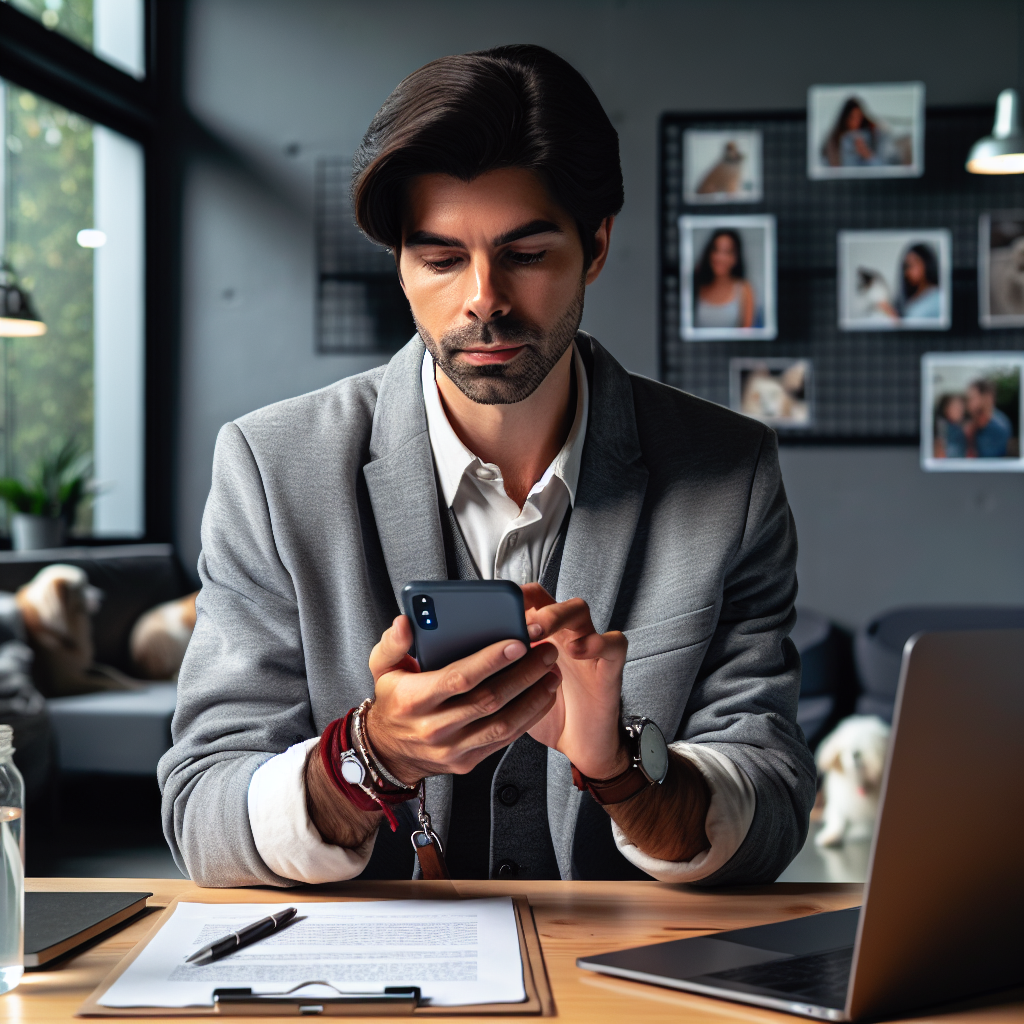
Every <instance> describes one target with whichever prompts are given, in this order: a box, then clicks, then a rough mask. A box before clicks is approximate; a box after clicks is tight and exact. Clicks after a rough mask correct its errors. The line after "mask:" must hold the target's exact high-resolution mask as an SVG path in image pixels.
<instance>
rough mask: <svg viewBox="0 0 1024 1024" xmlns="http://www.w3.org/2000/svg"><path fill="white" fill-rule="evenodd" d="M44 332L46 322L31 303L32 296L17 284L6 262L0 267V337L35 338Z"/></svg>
mask: <svg viewBox="0 0 1024 1024" xmlns="http://www.w3.org/2000/svg"><path fill="white" fill-rule="evenodd" d="M45 333H46V324H44V323H43V321H42V320H40V319H39V314H38V313H37V312H36V310H35V306H34V305H33V304H32V296H31V295H29V294H28V292H26V291H23V290H22V288H21V287H20V286H19V285H18V281H17V277H16V276H15V274H14V271H13V270H12V269H11V268H10V266H9V265H8V264H6V263H5V264H4V265H3V266H2V267H0V337H2V338H37V337H39V335H41V334H45Z"/></svg>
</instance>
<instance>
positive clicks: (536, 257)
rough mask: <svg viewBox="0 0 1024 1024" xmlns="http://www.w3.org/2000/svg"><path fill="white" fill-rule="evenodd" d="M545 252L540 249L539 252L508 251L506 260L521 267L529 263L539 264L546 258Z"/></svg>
mask: <svg viewBox="0 0 1024 1024" xmlns="http://www.w3.org/2000/svg"><path fill="white" fill-rule="evenodd" d="M547 254H548V253H547V250H546V249H542V250H541V251H540V252H515V251H510V252H509V254H508V258H509V259H510V260H511V261H512V262H513V263H518V264H519V265H520V266H521V267H526V266H529V265H530V264H531V263H540V261H541V260H542V259H544V257H545V256H547Z"/></svg>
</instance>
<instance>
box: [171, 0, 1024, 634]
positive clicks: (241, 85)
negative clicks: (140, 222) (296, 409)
mask: <svg viewBox="0 0 1024 1024" xmlns="http://www.w3.org/2000/svg"><path fill="white" fill-rule="evenodd" d="M1018 6H1019V4H1017V3H1014V2H1013V0H961V2H951V0H895V2H894V0H881V2H879V0H861V2H859V3H847V2H842V3H840V2H831V0H784V2H764V0H689V2H687V0H677V2H654V0H646V2H644V0H517V2H514V3H513V2H501V3H499V2H494V0H491V2H488V0H475V2H466V0H448V2H447V3H445V4H444V5H442V6H440V7H438V6H437V5H431V4H423V3H419V2H410V0H388V2H386V3H371V2H368V0H362V2H355V0H289V2H288V3H282V2H281V0H192V2H191V5H190V21H189V35H188V39H189V44H188V67H187V83H188V100H189V103H190V106H191V109H192V111H193V113H194V115H195V116H196V117H197V118H198V119H199V120H200V121H201V122H202V123H203V124H204V125H205V126H206V127H207V128H208V129H209V131H210V132H211V133H212V134H213V135H214V136H216V137H218V138H219V139H220V140H222V141H223V142H224V143H225V144H226V146H227V147H228V148H229V149H230V150H233V151H234V157H233V158H232V157H228V158H225V159H212V158H211V159H203V158H197V159H196V160H195V161H194V163H193V165H192V169H191V171H190V175H189V179H188V187H187V200H186V235H185V309H184V318H183V319H184V337H183V350H182V386H183V392H182V393H183V416H182V428H181V437H180V444H181V458H180V466H181V470H180V479H179V487H178V507H177V509H176V512H177V518H178V542H179V544H180V546H181V550H182V552H183V554H184V556H185V558H186V560H187V561H189V562H194V559H195V556H196V555H197V553H198V548H199V539H198V533H199V522H200V518H201V514H202V507H203V502H204V500H205V497H206V493H207V490H208V488H209V474H210V460H211V455H212V451H213V442H214V438H215V436H216V431H217V428H218V427H219V426H220V425H221V424H222V423H223V422H225V421H227V420H229V419H231V418H233V417H235V416H238V415H240V414H241V413H243V412H246V411H247V410H249V409H253V408H256V407H257V406H260V405H262V404H265V403H267V402H271V401H274V400H276V399H279V398H284V397H287V396H290V395H294V394H298V393H301V392H302V391H305V390H309V389H311V388H315V387H319V386H323V385H325V384H328V383H330V382H331V381H333V380H336V379H338V378H339V377H341V376H343V375H345V374H349V373H353V372H358V371H360V370H362V369H364V368H366V367H367V366H369V365H371V364H372V362H373V361H372V360H366V359H356V358H352V357H348V358H345V357H337V356H334V357H327V356H318V355H316V354H315V353H314V348H313V346H314V339H313V296H314V287H315V280H314V274H315V267H314V252H313V224H312V184H313V167H314V162H315V160H316V158H317V157H318V156H320V155H328V154H329V155H338V154H351V153H352V151H353V149H354V148H355V146H356V145H357V144H358V141H359V138H360V137H361V134H362V132H363V130H364V129H365V127H366V124H367V123H368V121H369V119H370V118H371V117H372V115H373V113H374V112H375V111H376V109H377V108H378V106H379V105H380V103H381V102H382V101H383V99H384V98H385V97H386V96H387V94H388V92H389V91H390V90H391V89H392V88H393V87H394V85H395V84H396V83H397V82H398V81H399V80H400V79H401V78H402V77H403V76H404V75H406V74H408V73H409V72H410V71H411V70H413V69H414V68H416V67H418V66H420V65H421V64H423V63H425V62H426V61H428V60H430V59H432V58H434V57H437V56H440V55H442V54H446V53H452V52H459V51H465V50H470V49H478V48H482V47H486V46H493V45H497V44H499V43H503V42H512V41H531V42H538V43H541V44H543V45H546V46H549V47H551V48H552V49H555V50H557V51H558V52H559V53H561V54H562V55H563V56H565V57H566V58H567V59H568V60H570V61H572V62H573V63H574V64H575V65H576V66H577V67H578V68H579V69H580V70H581V71H582V72H583V73H584V74H585V75H586V76H587V77H588V79H589V80H590V82H591V83H592V84H593V86H594V88H595V89H596V91H597V93H598V95H599V96H600V97H601V99H602V101H603V103H604V104H605V107H606V109H607V110H608V112H609V115H610V116H611V118H612V120H613V122H614V123H615V125H616V128H617V129H618V131H619V134H620V138H621V144H622V162H623V170H624V173H625V179H626V206H625V208H624V210H623V212H622V215H621V217H620V218H619V221H618V222H617V224H616V228H615V235H614V241H613V251H612V256H611V259H610V262H609V265H608V267H607V269H606V271H605V273H604V274H603V276H602V278H601V280H600V281H599V282H598V283H597V284H596V285H595V286H594V287H593V289H591V291H590V293H588V297H587V311H586V315H585V319H584V326H585V327H586V328H587V329H588V330H590V331H592V332H593V333H594V334H595V335H597V337H598V338H600V340H601V341H602V342H603V343H604V344H605V345H606V346H607V347H608V348H609V349H611V351H612V352H613V353H614V354H615V355H616V356H617V357H618V358H619V359H620V360H621V361H622V362H623V363H625V365H626V366H627V367H629V368H630V369H632V370H635V371H638V372H640V373H646V374H651V375H653V374H654V372H655V367H656V365H657V363H656V326H655V319H656V295H657V292H656V263H655V260H656V225H655V217H656V206H657V200H656V182H657V168H656V159H657V152H656V127H657V121H658V116H659V114H660V113H661V112H662V111H664V110H669V109H675V110H685V109H690V110H708V109H716V108H718V109H772V108H794V107H800V106H802V105H803V104H804V102H805V95H806V89H807V86H808V85H810V84H812V83H814V82H842V81H893V80H896V81H899V80H909V79H921V80H923V81H925V82H926V83H927V86H928V100H929V102H930V103H979V102H981V103H986V102H992V101H993V99H994V97H995V95H996V93H997V92H998V91H999V90H1000V89H1001V88H1003V87H1005V86H1006V85H1007V84H1011V83H1012V82H1013V81H1014V77H1015V74H1016V59H1017V37H1018V33H1019V27H1020V26H1019V22H1018V20H1017V19H1018V11H1017V8H1018ZM296 143H297V144H298V153H297V155H296V156H293V157H290V156H288V155H286V147H288V146H290V145H291V144H296ZM784 468H785V473H786V479H787V485H788V487H789V490H790V493H791V498H792V503H793V508H794V511H795V514H796V517H797V522H798V526H799V529H800V532H801V538H802V552H801V565H800V571H801V578H802V580H803V592H802V598H801V599H802V601H803V602H805V603H807V604H810V605H812V606H815V607H818V608H821V609H822V610H824V611H826V612H828V613H830V614H832V615H833V616H835V617H836V618H837V619H838V620H839V621H841V622H844V623H846V624H848V625H856V624H858V623H860V622H861V621H863V620H864V619H865V618H866V617H867V616H869V615H870V614H871V613H872V612H874V611H878V610H881V609H882V608H884V607H887V606H890V605H893V604H895V603H899V602H908V601H939V600H942V601H952V600H957V601H965V602H983V601H989V600H992V601H1016V602H1024V541H1022V539H1021V538H1022V533H1024V531H1022V530H1021V529H1020V524H1021V522H1024V476H1015V477H1013V478H1012V479H1008V478H1006V477H1003V478H998V479H997V478H995V477H993V476H988V475H986V476H984V477H978V476H970V477H968V476H960V475H957V476H943V477H942V478H941V479H938V478H936V477H931V476H926V475H925V474H923V473H922V472H921V471H920V470H919V469H918V467H917V457H916V452H912V451H910V450H907V449H873V448H866V449H849V448H816V449H808V448H789V449H787V450H786V451H785V454H784Z"/></svg>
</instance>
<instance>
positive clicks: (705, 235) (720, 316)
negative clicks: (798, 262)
mask: <svg viewBox="0 0 1024 1024" xmlns="http://www.w3.org/2000/svg"><path fill="white" fill-rule="evenodd" d="M679 246H680V264H679V265H680V275H679V276H680V280H681V285H680V292H681V308H680V317H679V330H680V334H681V335H682V337H683V338H684V339H685V340H686V341H723V340H731V339H746V340H751V341H752V340H762V341H765V340H767V341H770V340H771V339H773V338H774V337H775V335H776V333H777V329H776V322H775V218H774V217H772V216H770V215H767V214H765V215H760V216H750V217H742V216H726V215H717V216H711V215H700V216H696V215H694V216H689V215H684V216H682V217H680V218H679Z"/></svg>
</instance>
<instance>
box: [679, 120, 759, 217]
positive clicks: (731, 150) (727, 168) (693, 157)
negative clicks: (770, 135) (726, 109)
mask: <svg viewBox="0 0 1024 1024" xmlns="http://www.w3.org/2000/svg"><path fill="white" fill-rule="evenodd" d="M761 198H762V188H761V133H760V132H755V131H719V130H708V129H703V128H690V129H688V130H687V132H686V133H685V134H684V136H683V200H684V202H686V203H688V204H689V205H691V206H695V205H702V204H707V203H758V202H760V201H761Z"/></svg>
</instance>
